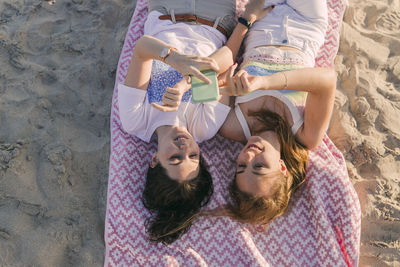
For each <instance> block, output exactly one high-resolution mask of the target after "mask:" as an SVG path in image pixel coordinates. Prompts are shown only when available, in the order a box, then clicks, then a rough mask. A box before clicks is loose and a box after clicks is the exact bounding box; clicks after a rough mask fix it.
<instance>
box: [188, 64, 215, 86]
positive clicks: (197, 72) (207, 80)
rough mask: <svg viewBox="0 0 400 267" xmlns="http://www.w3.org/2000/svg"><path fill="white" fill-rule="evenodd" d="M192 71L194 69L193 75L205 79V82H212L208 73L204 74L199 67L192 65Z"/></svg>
mask: <svg viewBox="0 0 400 267" xmlns="http://www.w3.org/2000/svg"><path fill="white" fill-rule="evenodd" d="M191 71H192V73H191V74H192V75H193V76H195V77H197V78H199V79H200V80H201V81H203V82H205V83H208V84H210V83H211V81H210V79H208V78H207V76H206V75H204V74H203V73H201V72H200V71H199V70H198V69H196V68H195V67H192V68H191Z"/></svg>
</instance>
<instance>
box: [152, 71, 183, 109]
mask: <svg viewBox="0 0 400 267" xmlns="http://www.w3.org/2000/svg"><path fill="white" fill-rule="evenodd" d="M189 89H190V77H189V76H184V77H183V79H182V80H181V81H180V82H178V83H177V84H175V86H174V87H172V88H171V87H167V89H166V90H165V93H164V95H163V97H162V102H163V103H164V104H163V105H160V104H156V103H152V104H151V105H152V106H153V107H154V108H156V109H158V110H161V111H164V112H171V111H176V110H178V108H179V105H180V103H181V101H182V96H183V94H184V93H185V92H186V91H187V90H189Z"/></svg>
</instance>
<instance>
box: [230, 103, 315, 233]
mask: <svg viewBox="0 0 400 267" xmlns="http://www.w3.org/2000/svg"><path fill="white" fill-rule="evenodd" d="M249 115H250V116H252V117H255V118H256V119H257V120H258V121H259V122H261V125H262V126H261V127H259V128H258V129H256V132H255V133H253V134H257V133H260V132H264V131H273V132H275V133H276V135H277V137H278V140H279V143H280V145H281V159H282V160H283V161H284V162H285V165H286V168H287V170H288V175H287V176H285V175H283V174H282V173H281V172H277V173H274V174H271V175H274V176H277V179H276V180H275V183H274V185H273V188H272V192H274V193H273V195H272V196H271V197H256V196H252V195H250V194H247V193H245V192H242V191H241V190H240V189H239V188H238V186H237V183H236V177H235V179H234V180H233V181H232V183H231V185H230V187H229V191H230V195H231V198H232V202H231V203H229V205H228V210H229V213H230V216H231V217H233V218H234V219H236V220H238V221H241V222H249V223H256V224H260V225H266V224H267V223H269V222H270V221H271V220H272V219H273V218H276V217H278V216H280V215H282V214H283V213H284V212H285V211H286V209H287V207H288V205H289V200H290V197H291V195H292V194H293V193H294V192H295V191H296V189H297V188H299V186H300V185H301V184H302V183H303V182H304V180H305V176H306V168H307V160H308V151H307V149H306V148H305V147H304V146H303V145H302V144H300V143H299V142H298V141H297V140H296V139H295V136H294V135H293V133H292V131H291V129H290V127H289V125H288V123H287V122H286V121H285V120H284V119H283V118H282V117H281V116H280V115H279V114H277V113H275V112H272V111H269V110H261V111H257V112H251V113H249Z"/></svg>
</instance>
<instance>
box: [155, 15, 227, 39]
mask: <svg viewBox="0 0 400 267" xmlns="http://www.w3.org/2000/svg"><path fill="white" fill-rule="evenodd" d="M158 18H159V19H161V20H172V19H171V15H161V16H159V17H158ZM175 21H176V22H197V23H200V24H204V25H208V26H211V27H214V22H212V21H209V20H206V19H202V18H199V17H197V16H196V15H192V14H180V15H175ZM217 30H219V31H220V32H222V33H223V34H224V35H225V36H226V38H228V33H227V32H226V30H225V29H224V28H222V27H221V26H219V25H217Z"/></svg>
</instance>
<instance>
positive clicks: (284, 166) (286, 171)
mask: <svg viewBox="0 0 400 267" xmlns="http://www.w3.org/2000/svg"><path fill="white" fill-rule="evenodd" d="M279 163H280V165H281V167H280V171H281V172H282V173H283V174H284V175H285V176H288V175H289V173H288V170H287V168H286V164H285V162H284V161H283V160H281V159H280V160H279Z"/></svg>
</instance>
